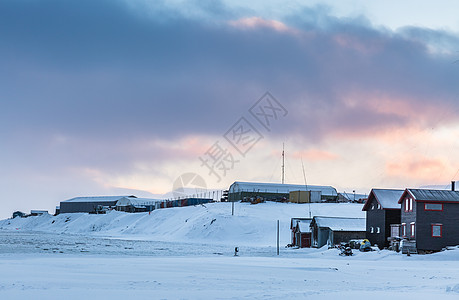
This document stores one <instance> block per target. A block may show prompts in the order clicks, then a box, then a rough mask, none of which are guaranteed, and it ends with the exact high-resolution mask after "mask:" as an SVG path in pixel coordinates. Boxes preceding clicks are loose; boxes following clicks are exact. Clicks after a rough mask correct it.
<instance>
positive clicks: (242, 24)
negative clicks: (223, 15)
mask: <svg viewBox="0 0 459 300" xmlns="http://www.w3.org/2000/svg"><path fill="white" fill-rule="evenodd" d="M228 23H229V24H230V25H231V26H233V27H236V28H240V29H255V28H263V27H264V28H271V29H274V30H276V31H279V32H291V33H293V32H296V30H295V29H293V28H290V27H288V26H287V25H285V24H284V23H282V22H280V21H277V20H266V19H263V18H260V17H249V18H242V19H238V20H233V21H229V22H228Z"/></svg>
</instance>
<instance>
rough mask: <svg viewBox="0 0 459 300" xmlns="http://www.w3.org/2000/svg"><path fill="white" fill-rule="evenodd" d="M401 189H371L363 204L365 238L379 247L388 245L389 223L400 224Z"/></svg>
mask: <svg viewBox="0 0 459 300" xmlns="http://www.w3.org/2000/svg"><path fill="white" fill-rule="evenodd" d="M403 192H404V191H403V190H392V189H372V190H371V192H370V195H369V196H368V200H367V202H366V203H365V205H364V206H363V209H362V210H363V211H366V238H367V239H368V240H369V241H370V243H371V244H372V245H378V247H379V248H380V249H382V248H384V247H388V246H389V242H388V240H387V238H388V237H390V236H391V224H400V207H401V206H400V204H399V203H398V201H399V200H400V197H402V195H403Z"/></svg>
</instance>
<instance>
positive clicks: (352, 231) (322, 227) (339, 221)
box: [310, 216, 365, 248]
mask: <svg viewBox="0 0 459 300" xmlns="http://www.w3.org/2000/svg"><path fill="white" fill-rule="evenodd" d="M310 227H311V233H312V245H313V246H314V247H317V248H320V247H322V246H324V245H327V244H328V245H330V246H333V245H337V244H339V243H341V242H346V243H347V242H349V241H350V240H353V239H364V238H365V218H342V217H321V216H315V217H313V218H312V221H311V224H310Z"/></svg>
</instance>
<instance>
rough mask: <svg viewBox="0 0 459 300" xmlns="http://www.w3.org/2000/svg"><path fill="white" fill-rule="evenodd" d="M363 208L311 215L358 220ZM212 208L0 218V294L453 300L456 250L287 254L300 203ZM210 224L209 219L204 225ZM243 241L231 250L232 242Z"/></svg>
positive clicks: (301, 212) (458, 295) (458, 289)
mask: <svg viewBox="0 0 459 300" xmlns="http://www.w3.org/2000/svg"><path fill="white" fill-rule="evenodd" d="M361 207H362V206H361V205H356V204H314V205H311V206H310V209H311V211H312V215H336V216H354V217H361V216H363V213H362V212H361ZM235 212H236V213H235V216H231V206H230V205H228V204H225V203H215V204H209V205H206V206H197V207H189V208H171V209H163V210H157V211H154V212H153V213H152V214H150V215H149V214H148V213H145V214H126V213H118V212H113V213H110V214H108V215H99V216H96V215H87V214H72V215H70V214H67V215H59V216H56V217H53V216H42V217H30V218H26V219H18V218H17V219H14V220H2V221H0V299H24V298H27V299H84V298H86V299H282V298H296V299H337V298H342V299H432V298H433V297H436V298H437V299H459V271H458V270H459V249H458V248H453V249H451V250H448V251H444V252H440V253H436V254H432V255H412V256H410V257H407V256H406V255H401V254H399V253H395V252H390V251H374V252H371V253H360V252H355V255H354V256H352V257H341V256H339V255H338V251H337V250H336V249H330V250H328V249H290V248H285V247H281V249H280V255H279V256H277V255H276V248H275V231H276V226H275V222H276V220H277V219H279V220H280V222H281V245H282V246H285V244H287V243H289V242H290V232H289V228H288V227H289V221H290V218H291V217H301V216H307V215H308V213H309V207H308V205H294V204H276V203H266V204H259V205H248V204H237V205H236V210H235ZM212 220H214V221H212ZM235 246H238V247H239V248H240V254H239V256H238V257H234V256H233V254H234V253H233V250H234V247H235Z"/></svg>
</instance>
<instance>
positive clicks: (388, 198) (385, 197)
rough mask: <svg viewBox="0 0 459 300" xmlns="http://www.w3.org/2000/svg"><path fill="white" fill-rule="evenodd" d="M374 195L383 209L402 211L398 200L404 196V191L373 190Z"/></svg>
mask: <svg viewBox="0 0 459 300" xmlns="http://www.w3.org/2000/svg"><path fill="white" fill-rule="evenodd" d="M372 191H373V194H374V195H375V197H376V199H377V200H378V202H379V204H381V207H382V208H383V209H400V208H401V207H400V204H398V200H400V198H401V197H402V195H403V192H404V190H389V189H373V190H372Z"/></svg>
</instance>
